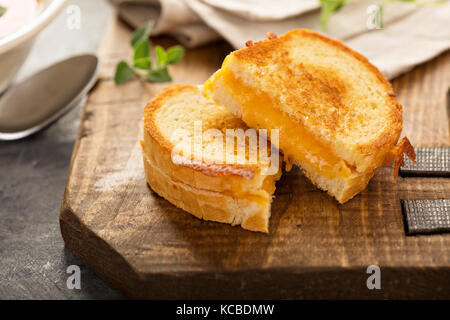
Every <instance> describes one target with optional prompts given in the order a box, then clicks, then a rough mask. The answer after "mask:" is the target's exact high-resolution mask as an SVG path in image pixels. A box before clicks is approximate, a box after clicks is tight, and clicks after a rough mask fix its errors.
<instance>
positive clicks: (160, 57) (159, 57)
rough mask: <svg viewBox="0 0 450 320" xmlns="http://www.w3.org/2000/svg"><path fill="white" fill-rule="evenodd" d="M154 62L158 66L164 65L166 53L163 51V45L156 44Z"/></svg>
mask: <svg viewBox="0 0 450 320" xmlns="http://www.w3.org/2000/svg"><path fill="white" fill-rule="evenodd" d="M155 52H156V62H157V64H158V66H159V67H164V66H165V65H166V64H167V53H166V51H164V49H163V47H161V46H156V48H155Z"/></svg>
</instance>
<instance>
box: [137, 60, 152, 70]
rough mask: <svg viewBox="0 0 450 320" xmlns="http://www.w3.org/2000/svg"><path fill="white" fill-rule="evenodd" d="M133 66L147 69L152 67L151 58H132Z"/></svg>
mask: <svg viewBox="0 0 450 320" xmlns="http://www.w3.org/2000/svg"><path fill="white" fill-rule="evenodd" d="M134 66H135V67H136V68H139V69H144V70H148V69H151V68H152V60H150V58H149V57H146V58H141V59H137V60H134Z"/></svg>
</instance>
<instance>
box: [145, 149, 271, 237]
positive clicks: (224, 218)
mask: <svg viewBox="0 0 450 320" xmlns="http://www.w3.org/2000/svg"><path fill="white" fill-rule="evenodd" d="M144 169H145V176H146V181H147V183H148V185H149V186H150V187H151V188H152V190H153V191H155V192H156V193H157V194H158V195H160V196H161V197H163V198H165V199H166V200H168V201H169V202H170V203H172V204H174V205H175V206H177V207H178V208H181V209H183V210H184V211H186V212H189V213H190V214H192V215H194V216H195V217H197V218H198V219H203V220H208V221H215V222H221V223H228V224H231V225H233V226H236V225H240V226H241V227H242V228H243V229H246V230H250V231H257V232H264V233H268V232H269V225H268V222H269V218H270V203H271V199H270V198H269V199H267V201H266V203H265V204H264V205H257V204H255V203H254V202H251V201H248V200H245V199H236V198H233V197H232V196H230V195H226V194H223V193H220V192H214V191H208V190H202V189H197V188H193V187H192V186H190V185H187V184H185V183H183V182H181V181H174V180H172V179H171V178H170V177H169V176H167V175H165V174H164V172H163V171H162V170H160V169H159V168H158V167H157V166H156V165H154V164H152V162H151V161H150V160H148V159H147V158H146V157H145V156H144Z"/></svg>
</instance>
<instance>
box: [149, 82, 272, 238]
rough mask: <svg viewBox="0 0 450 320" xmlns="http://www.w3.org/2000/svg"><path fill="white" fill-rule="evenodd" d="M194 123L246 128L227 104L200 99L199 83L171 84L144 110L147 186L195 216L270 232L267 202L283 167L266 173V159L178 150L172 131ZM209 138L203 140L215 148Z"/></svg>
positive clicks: (218, 126)
mask: <svg viewBox="0 0 450 320" xmlns="http://www.w3.org/2000/svg"><path fill="white" fill-rule="evenodd" d="M196 121H202V122H201V124H202V126H203V127H202V129H210V128H214V129H216V130H219V131H221V130H223V131H226V129H246V128H247V126H246V125H245V124H244V123H243V122H242V121H241V120H240V119H239V118H237V117H235V116H234V115H233V114H232V113H231V112H229V111H228V110H227V109H226V108H224V107H222V106H218V105H216V104H215V103H213V102H211V101H207V100H206V99H205V98H204V97H202V95H201V91H200V89H199V88H198V87H197V86H192V85H174V86H170V87H168V88H166V89H164V90H163V91H162V92H160V93H159V94H157V95H156V96H155V98H154V99H153V100H152V101H150V102H149V103H148V104H147V106H146V107H145V109H144V140H143V142H142V143H141V145H142V149H143V154H144V166H145V170H146V179H147V182H148V184H149V185H150V186H151V188H152V189H153V190H154V191H155V192H157V193H158V194H159V195H161V196H163V197H164V198H166V199H167V200H168V201H170V202H171V203H173V204H175V205H176V206H178V207H180V208H182V209H184V210H186V211H188V212H189V213H191V214H193V215H194V216H196V217H199V218H202V219H205V220H212V221H218V222H225V223H230V224H233V225H236V224H237V225H241V226H242V227H243V228H245V229H248V230H252V231H261V232H268V219H269V217H270V203H271V200H272V194H273V192H274V190H275V181H276V180H278V179H279V177H280V175H281V171H280V170H279V168H277V170H276V173H275V174H270V172H269V171H268V169H269V163H267V162H261V161H258V162H257V163H243V164H241V163H239V164H238V163H235V164H226V163H216V160H219V158H220V157H219V158H217V157H215V155H211V154H209V153H208V152H207V150H204V149H203V150H202V151H205V152H206V154H205V155H204V156H205V157H204V158H200V159H196V158H192V157H188V156H187V155H186V154H183V153H182V152H181V153H178V151H179V150H178V149H177V148H178V147H179V144H180V141H182V142H183V140H179V137H180V136H179V135H176V134H175V133H176V130H178V129H179V128H183V129H185V130H186V131H185V132H184V133H186V134H188V133H189V132H190V131H191V130H192V129H194V128H195V127H194V123H195V122H196ZM218 141H219V142H217V143H218V144H222V143H223V141H222V140H218ZM213 142H216V141H215V140H214V141H213ZM213 142H211V141H205V144H206V145H208V144H207V143H209V145H212V146H215V144H214V143H213ZM181 145H182V147H183V146H187V147H190V146H191V145H190V144H186V143H181ZM269 146H270V144H269ZM180 150H181V151H183V149H180ZM175 151H176V152H175ZM225 152H226V151H225ZM220 155H221V154H220ZM191 156H192V155H191Z"/></svg>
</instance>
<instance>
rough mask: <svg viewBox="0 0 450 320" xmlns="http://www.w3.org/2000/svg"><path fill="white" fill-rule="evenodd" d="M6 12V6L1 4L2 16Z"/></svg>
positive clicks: (0, 14)
mask: <svg viewBox="0 0 450 320" xmlns="http://www.w3.org/2000/svg"><path fill="white" fill-rule="evenodd" d="M5 12H6V8H5V7H3V6H0V17H1V16H2V15H4V14H5Z"/></svg>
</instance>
